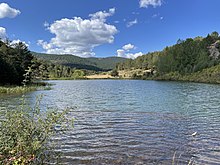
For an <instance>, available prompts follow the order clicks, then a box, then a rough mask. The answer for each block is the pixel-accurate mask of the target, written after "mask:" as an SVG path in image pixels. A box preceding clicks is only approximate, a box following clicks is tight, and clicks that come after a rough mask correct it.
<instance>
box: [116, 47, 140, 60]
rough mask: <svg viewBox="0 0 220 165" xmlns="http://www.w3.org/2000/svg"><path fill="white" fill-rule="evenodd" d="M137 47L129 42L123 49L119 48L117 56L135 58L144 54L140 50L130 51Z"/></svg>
mask: <svg viewBox="0 0 220 165" xmlns="http://www.w3.org/2000/svg"><path fill="white" fill-rule="evenodd" d="M135 48H136V47H135V46H134V45H132V44H127V45H124V46H123V47H122V49H118V50H117V56H118V57H125V58H131V59H135V58H137V57H139V56H142V55H143V53H142V52H138V53H129V51H130V50H133V49H135Z"/></svg>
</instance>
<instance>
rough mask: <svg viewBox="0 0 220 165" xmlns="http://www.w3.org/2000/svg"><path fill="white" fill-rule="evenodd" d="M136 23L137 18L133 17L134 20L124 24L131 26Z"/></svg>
mask: <svg viewBox="0 0 220 165" xmlns="http://www.w3.org/2000/svg"><path fill="white" fill-rule="evenodd" d="M137 23H138V20H137V19H135V20H134V21H130V22H128V23H127V25H126V26H127V27H131V26H133V25H135V24H137Z"/></svg>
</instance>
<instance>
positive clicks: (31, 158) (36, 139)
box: [0, 97, 73, 165]
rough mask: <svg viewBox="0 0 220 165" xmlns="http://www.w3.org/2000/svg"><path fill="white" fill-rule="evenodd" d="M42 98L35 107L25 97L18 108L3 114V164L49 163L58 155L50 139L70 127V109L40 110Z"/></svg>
mask: <svg viewBox="0 0 220 165" xmlns="http://www.w3.org/2000/svg"><path fill="white" fill-rule="evenodd" d="M40 100H41V97H40V98H38V99H37V101H36V103H35V105H34V107H33V108H31V107H30V106H28V104H27V103H26V101H25V99H23V101H22V104H21V105H20V106H19V107H18V108H16V109H14V110H8V111H7V112H6V113H5V115H3V116H1V120H0V164H8V165H9V164H12V165H15V164H21V165H22V164H45V163H46V162H50V159H51V158H52V157H53V159H54V158H55V157H56V154H55V153H56V152H54V150H53V145H52V144H50V143H49V140H50V139H51V137H52V136H54V135H55V134H56V133H58V131H59V132H60V131H65V130H67V128H68V129H70V127H69V126H70V122H71V126H72V124H73V123H72V119H69V118H67V114H68V113H70V110H69V109H66V110H63V111H57V110H47V111H46V112H45V111H42V110H41V109H40Z"/></svg>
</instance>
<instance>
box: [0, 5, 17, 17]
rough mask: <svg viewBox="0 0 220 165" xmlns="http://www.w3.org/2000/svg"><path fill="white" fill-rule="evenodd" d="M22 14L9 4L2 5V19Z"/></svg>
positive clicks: (0, 14) (0, 11)
mask: <svg viewBox="0 0 220 165" xmlns="http://www.w3.org/2000/svg"><path fill="white" fill-rule="evenodd" d="M20 13H21V12H20V11H19V10H17V9H14V8H11V7H10V6H9V5H8V4H7V3H0V19H1V18H6V17H8V18H14V17H16V16H17V15H19V14H20Z"/></svg>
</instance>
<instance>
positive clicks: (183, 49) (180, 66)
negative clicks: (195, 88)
mask: <svg viewBox="0 0 220 165" xmlns="http://www.w3.org/2000/svg"><path fill="white" fill-rule="evenodd" d="M219 65H220V36H219V34H218V33H217V32H213V33H211V34H208V35H207V36H206V37H196V38H188V39H186V40H178V41H177V43H176V44H175V45H173V46H169V47H166V48H165V49H164V50H162V51H159V52H153V53H148V54H146V55H143V56H140V57H138V58H136V59H135V60H131V59H128V60H126V61H125V62H123V63H120V64H118V65H117V70H118V72H119V75H120V76H121V77H122V78H123V77H124V78H141V79H157V80H181V81H195V82H212V83H215V82H216V83H219V80H220V67H219Z"/></svg>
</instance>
